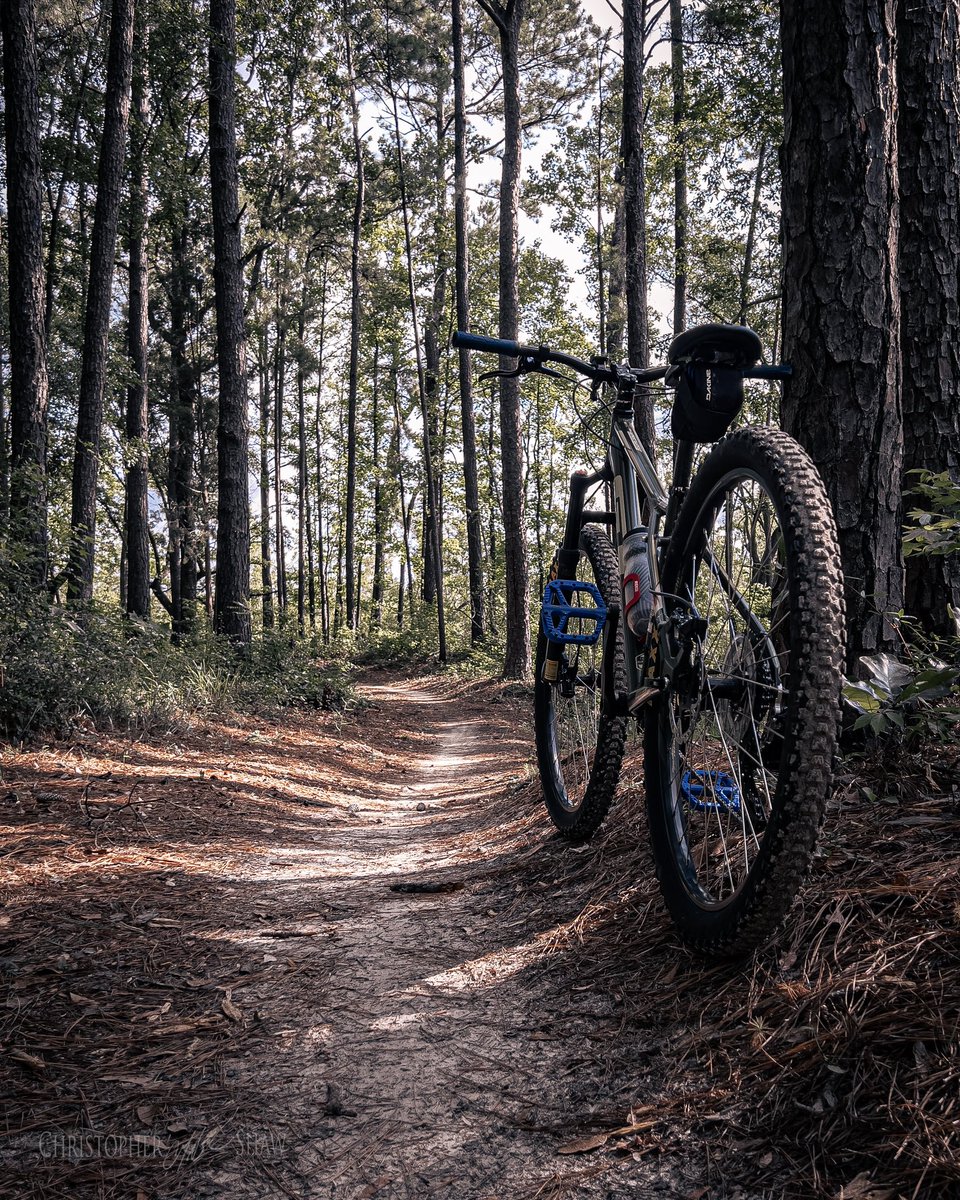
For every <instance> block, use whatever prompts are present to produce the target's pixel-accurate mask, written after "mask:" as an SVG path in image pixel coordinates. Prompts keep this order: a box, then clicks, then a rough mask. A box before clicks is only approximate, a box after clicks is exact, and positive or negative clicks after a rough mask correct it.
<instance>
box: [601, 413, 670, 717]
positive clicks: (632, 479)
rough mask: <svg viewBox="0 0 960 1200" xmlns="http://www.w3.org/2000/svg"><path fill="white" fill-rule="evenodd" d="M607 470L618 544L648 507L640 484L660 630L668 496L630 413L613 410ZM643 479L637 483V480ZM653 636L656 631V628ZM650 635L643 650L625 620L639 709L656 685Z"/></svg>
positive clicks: (630, 693)
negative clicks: (649, 666)
mask: <svg viewBox="0 0 960 1200" xmlns="http://www.w3.org/2000/svg"><path fill="white" fill-rule="evenodd" d="M607 473H608V475H609V478H610V479H611V481H612V484H613V516H614V530H615V545H616V549H617V553H618V555H619V552H620V547H621V546H622V545H623V542H624V539H625V538H626V537H628V535H629V534H631V533H633V532H635V531H636V530H637V529H640V528H642V526H643V519H644V513H643V508H642V505H641V500H640V489H641V488H642V490H643V495H644V497H645V499H646V506H647V513H646V517H647V526H646V529H647V563H648V566H649V569H650V585H651V588H652V589H653V596H652V602H651V611H650V629H651V631H655V630H659V627H660V625H661V623H662V621H663V612H664V605H663V597H662V596H661V595H660V568H659V564H658V562H657V545H658V542H659V538H660V526H661V523H662V521H663V518H664V516H665V515H666V512H667V504H668V499H669V498H668V496H667V492H666V489H665V488H664V486H663V484H662V483H661V482H660V478H659V476H658V475H657V470H656V467H655V466H654V465H653V463H652V462H651V461H650V456H649V454H647V452H646V450H645V449H644V446H643V443H642V442H641V441H640V437H639V435H638V434H637V431H636V429H635V428H634V424H633V419H632V417H627V416H622V417H621V416H615V417H614V419H613V424H612V427H611V431H610V442H609V449H608V452H607ZM638 485H639V486H638ZM651 636H656V634H655V633H652V634H651ZM649 644H650V637H648V639H647V648H646V649H644V650H643V651H642V652H641V650H640V647H638V645H637V640H636V638H635V637H634V635H633V633H632V632H631V630H630V627H629V625H628V624H627V623H626V621H624V623H623V646H624V655H625V658H626V666H627V697H628V698H627V707H628V709H629V710H630V711H631V712H634V711H636V710H637V709H638V708H639V707H640V706H641V705H642V704H643V703H645V702H646V701H647V700H649V699H650V698H651V697H652V696H654V695H656V694H657V691H658V689H657V688H656V687H652V686H650V684H649V683H644V682H643V680H644V670H645V666H646V663H647V659H648V651H649Z"/></svg>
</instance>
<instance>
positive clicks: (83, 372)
mask: <svg viewBox="0 0 960 1200" xmlns="http://www.w3.org/2000/svg"><path fill="white" fill-rule="evenodd" d="M133 18H134V4H133V0H113V5H112V9H111V17H110V46H109V50H108V52H107V90H106V97H105V101H104V116H103V140H102V141H101V143H100V162H99V166H98V168H97V202H96V206H95V208H94V215H93V234H92V237H91V243H90V276H89V281H88V283H87V302H86V310H85V312H84V324H83V357H82V360H81V366H80V394H79V397H78V402H77V434H76V445H75V449H74V458H73V492H72V504H71V510H70V561H69V564H68V567H67V598H68V600H70V601H72V602H74V603H78V602H79V603H86V602H88V601H90V600H92V599H93V568H94V551H95V549H96V532H97V476H98V474H99V468H100V433H101V429H102V427H103V392H104V387H105V386H106V374H107V337H108V334H109V332H110V305H111V302H112V300H113V269H114V263H115V259H116V249H117V224H118V222H119V218H120V197H121V193H122V189H123V173H124V156H125V149H126V141H127V123H128V120H129V117H130V84H131V78H132V72H133Z"/></svg>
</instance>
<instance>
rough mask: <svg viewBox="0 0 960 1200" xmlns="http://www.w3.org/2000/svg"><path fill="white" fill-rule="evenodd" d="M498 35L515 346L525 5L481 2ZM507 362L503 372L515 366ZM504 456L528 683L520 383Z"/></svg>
mask: <svg viewBox="0 0 960 1200" xmlns="http://www.w3.org/2000/svg"><path fill="white" fill-rule="evenodd" d="M481 6H482V7H483V9H484V11H485V12H486V13H488V15H489V16H490V17H491V18H492V20H493V21H494V23H495V24H496V26H497V29H498V31H499V34H500V61H501V66H502V76H503V157H502V160H501V176H500V239H499V241H500V288H499V291H500V319H499V329H498V332H499V335H500V337H501V338H506V339H508V340H510V341H516V340H517V337H518V333H519V324H520V296H519V279H518V274H519V243H518V234H517V217H518V210H519V205H520V145H521V134H522V128H523V125H522V112H521V106H520V62H519V53H520V28H521V24H522V22H523V17H524V13H525V9H526V4H525V0H509V2H508V3H507V4H506V5H503V4H493V3H487V2H486V0H481ZM513 365H514V364H513V360H512V359H507V358H503V359H501V362H500V366H501V368H502V369H503V370H509V369H511V368H512V367H513ZM500 452H501V456H502V461H503V477H502V480H503V481H502V488H503V534H504V555H505V577H506V578H505V589H504V590H505V596H506V617H507V628H506V651H505V654H504V663H503V673H504V675H505V676H507V678H512V679H524V678H526V677H527V676H528V675H529V674H530V612H529V591H530V569H529V564H528V556H527V538H526V521H525V516H524V496H523V474H522V472H523V466H522V459H523V448H522V438H521V419H520V389H519V386H518V381H517V380H516V379H502V380H501V381H500Z"/></svg>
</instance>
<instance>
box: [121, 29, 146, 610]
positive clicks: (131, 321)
mask: <svg viewBox="0 0 960 1200" xmlns="http://www.w3.org/2000/svg"><path fill="white" fill-rule="evenodd" d="M141 24H142V27H143V28H142V32H141V33H140V35H139V36H138V37H137V38H136V40H135V43H134V47H135V49H134V58H135V60H136V72H135V77H134V82H133V128H132V130H131V137H130V218H129V220H130V224H129V254H130V273H129V274H130V289H129V304H128V312H127V355H128V357H129V359H130V375H131V382H130V383H129V384H128V386H127V414H126V434H127V454H128V465H127V480H126V492H127V494H126V507H125V518H126V589H125V591H126V595H125V601H126V603H125V608H126V611H127V612H128V613H133V614H134V615H136V616H138V617H142V618H143V619H144V620H147V619H148V618H149V616H150V525H149V519H148V512H147V487H148V481H147V431H148V426H147V422H148V410H147V403H148V387H147V334H148V325H147V288H148V276H147V204H148V197H149V178H148V173H147V153H146V149H147V148H146V141H147V134H148V129H149V125H150V98H149V91H148V78H147V47H148V44H149V43H148V38H149V32H148V30H147V27H146V23H145V22H144V21H143V20H142V19H141Z"/></svg>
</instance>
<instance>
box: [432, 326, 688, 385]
mask: <svg viewBox="0 0 960 1200" xmlns="http://www.w3.org/2000/svg"><path fill="white" fill-rule="evenodd" d="M450 344H451V345H453V346H456V347H462V348H463V349H464V350H480V351H481V352H482V353H484V354H502V355H504V356H505V357H506V358H518V359H521V360H522V361H525V362H526V363H528V364H529V369H530V370H535V369H536V368H537V367H539V366H542V365H543V364H544V363H556V364H557V365H558V366H561V367H568V368H569V369H570V370H571V371H576V372H577V374H578V375H586V376H587V378H588V379H593V380H595V381H596V382H597V383H617V382H618V381H620V380H622V379H623V378H624V377H625V376H627V377H628V376H629V375H633V377H634V379H636V380H638V381H639V382H641V383H647V382H650V381H651V380H654V379H662V378H663V377H664V375H666V373H667V368H666V367H615V366H612V365H611V364H609V363H598V362H585V361H584V360H583V359H582V358H576V357H575V356H574V355H572V354H564V353H563V352H562V351H560V350H551V349H550V347H549V346H522V345H521V344H520V343H519V342H511V341H508V340H507V339H506V338H491V337H482V336H481V335H480V334H476V333H464V332H463V331H462V330H460V329H458V330H457V331H456V333H455V334H454V335H453V337H451V339H450Z"/></svg>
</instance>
